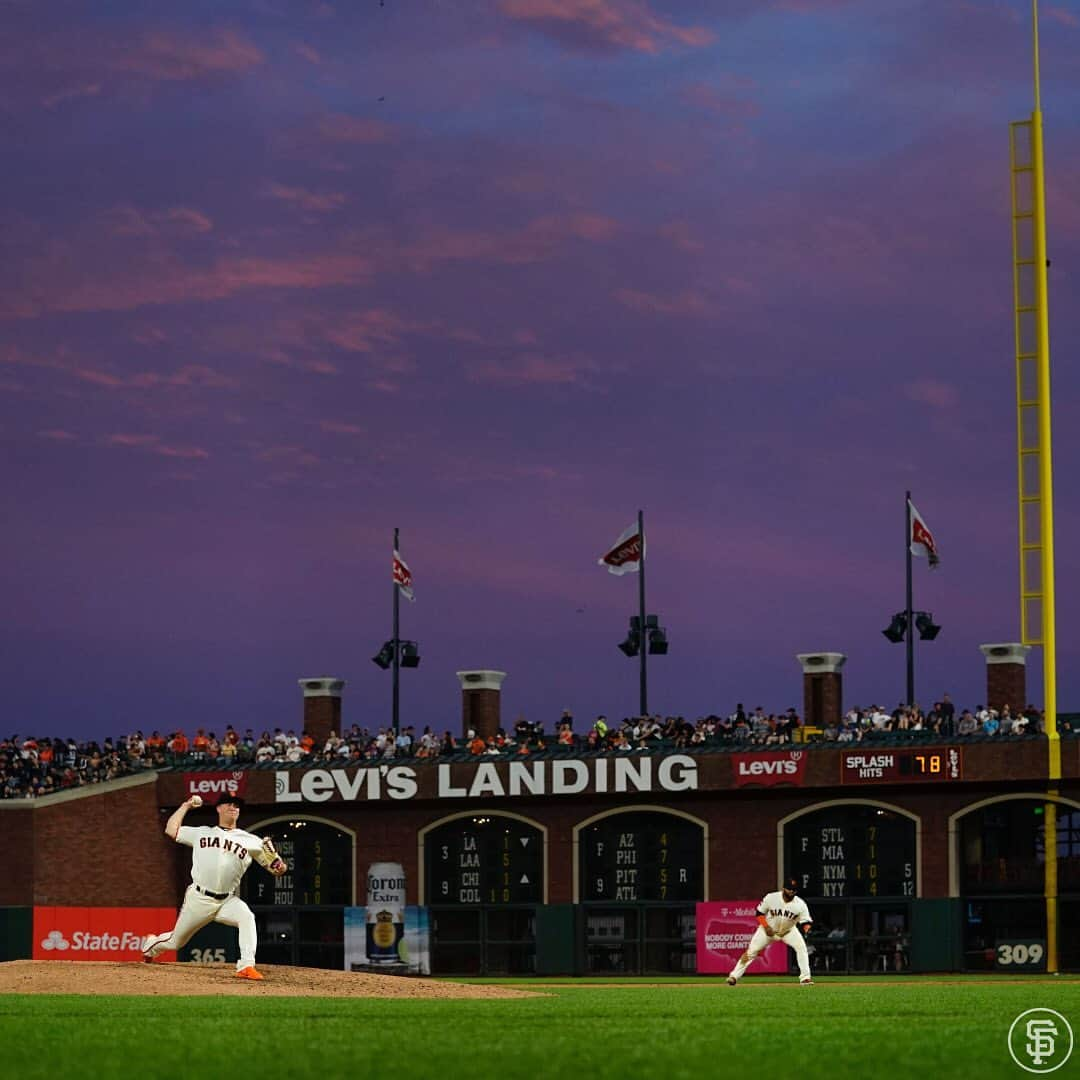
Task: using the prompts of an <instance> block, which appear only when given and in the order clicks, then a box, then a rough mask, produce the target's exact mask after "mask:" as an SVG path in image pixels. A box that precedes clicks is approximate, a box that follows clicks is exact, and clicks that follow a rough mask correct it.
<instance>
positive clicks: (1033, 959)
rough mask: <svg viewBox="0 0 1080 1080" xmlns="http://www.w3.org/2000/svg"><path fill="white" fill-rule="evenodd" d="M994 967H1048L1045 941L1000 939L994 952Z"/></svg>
mask: <svg viewBox="0 0 1080 1080" xmlns="http://www.w3.org/2000/svg"><path fill="white" fill-rule="evenodd" d="M994 967H996V968H998V969H999V970H1007V971H1015V970H1016V969H1017V968H1025V969H1026V970H1028V971H1042V970H1045V968H1046V943H1045V942H1044V941H1034V940H1032V941H999V942H998V943H997V949H996V950H995V953H994Z"/></svg>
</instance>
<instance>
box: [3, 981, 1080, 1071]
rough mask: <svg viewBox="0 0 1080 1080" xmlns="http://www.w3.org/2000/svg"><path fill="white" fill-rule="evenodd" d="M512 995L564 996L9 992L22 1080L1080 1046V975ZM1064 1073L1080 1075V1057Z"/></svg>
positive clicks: (9, 1042)
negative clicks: (1034, 1013)
mask: <svg viewBox="0 0 1080 1080" xmlns="http://www.w3.org/2000/svg"><path fill="white" fill-rule="evenodd" d="M474 981H477V982H479V981H489V980H474ZM490 981H492V982H494V981H496V980H490ZM499 981H500V982H501V983H509V982H511V980H499ZM513 985H516V986H521V987H522V988H528V989H536V990H540V991H543V992H544V993H546V994H549V995H550V996H548V997H543V998H535V999H526V1000H516V1001H497V1000H496V1001H415V1000H414V1001H410V1000H400V999H395V1000H385V1001H381V1000H370V999H324V998H295V999H286V998H262V999H258V1000H244V999H243V998H236V997H221V998H211V997H85V996H83V997H74V996H46V995H34V996H30V995H26V996H20V995H8V996H3V997H0V1055H2V1056H0V1072H2V1074H3V1075H4V1076H10V1077H18V1078H19V1080H33V1078H37V1077H49V1078H50V1080H56V1078H57V1077H64V1076H67V1075H69V1074H70V1075H78V1076H82V1077H126V1076H134V1077H140V1078H141V1077H148V1078H153V1077H163V1078H164V1077H182V1078H184V1080H217V1078H219V1077H221V1078H231V1077H244V1078H245V1080H246V1078H250V1077H255V1078H269V1077H321V1078H331V1077H357V1078H365V1080H366V1078H372V1077H379V1078H381V1077H388V1078H390V1077H395V1078H403V1080H404V1078H413V1077H416V1078H427V1077H431V1078H434V1080H457V1078H458V1077H461V1078H468V1080H483V1078H487V1077H491V1078H493V1080H494V1078H498V1080H511V1078H516V1077H521V1078H535V1077H559V1078H561V1080H572V1078H576V1077H583V1078H586V1080H595V1078H608V1077H612V1078H614V1077H620V1078H621V1077H627V1078H633V1080H645V1078H651V1077H657V1078H662V1080H676V1078H680V1077H687V1078H693V1080H701V1078H705V1077H728V1076H731V1077H735V1076H741V1077H747V1078H751V1077H752V1078H753V1080H758V1078H764V1077H776V1078H779V1077H792V1078H799V1080H803V1078H806V1080H814V1078H818V1077H827V1078H830V1080H839V1078H846V1077H866V1078H875V1080H878V1078H880V1080H884V1078H889V1077H897V1078H899V1077H903V1078H904V1080H913V1078H914V1080H937V1078H945V1077H956V1078H961V1077H962V1078H964V1080H971V1078H973V1077H974V1078H976V1080H989V1078H992V1077H1006V1076H1011V1077H1021V1076H1026V1075H1028V1074H1027V1073H1024V1072H1022V1071H1021V1070H1020V1069H1019V1068H1018V1067H1017V1065H1016V1064H1014V1062H1013V1061H1012V1059H1011V1058H1010V1057H1009V1053H1008V1050H1007V1047H1006V1035H1007V1032H1008V1029H1009V1025H1010V1024H1011V1023H1012V1021H1013V1019H1014V1018H1015V1017H1016V1016H1017V1015H1018V1014H1019V1013H1021V1012H1023V1011H1024V1010H1025V1009H1030V1008H1033V1007H1036V1006H1048V1007H1050V1008H1053V1009H1056V1010H1057V1011H1058V1012H1060V1013H1062V1014H1064V1015H1065V1016H1066V1017H1067V1018H1068V1019H1069V1021H1070V1022H1071V1023H1072V1025H1073V1028H1074V1030H1076V1031H1077V1034H1078V1035H1080V981H1078V980H1076V979H1070V978H1060V979H1053V980H1048V979H1046V978H1045V977H1043V979H1041V980H1035V979H1031V980H1022V979H1009V980H1005V979H988V980H978V979H972V978H967V979H965V978H962V977H943V978H941V979H940V980H938V979H920V978H917V977H916V978H904V979H894V980H887V981H886V980H881V981H878V980H875V979H865V978H864V979H844V978H836V979H822V980H821V981H820V982H818V983H817V984H816V985H815V986H813V987H810V988H805V989H803V988H800V987H799V986H797V985H795V983H794V980H792V979H783V980H778V981H774V980H769V979H765V978H758V979H756V980H752V979H749V978H748V979H747V980H745V981H744V983H743V984H742V985H740V986H738V987H736V988H729V987H727V986H725V985H724V984H723V982H721V981H719V980H710V981H708V982H701V981H697V980H687V981H675V980H666V981H664V983H663V984H662V985H656V984H651V985H646V984H644V983H637V984H635V983H633V982H625V983H624V982H619V981H614V980H607V981H605V982H604V984H603V985H597V984H595V983H593V984H589V983H585V982H581V983H576V984H573V985H566V984H565V982H564V981H554V980H553V981H552V982H550V983H545V982H542V981H541V982H525V981H520V982H519V981H516V980H515V981H513ZM1052 1075H1054V1076H1056V1077H1060V1078H1064V1077H1067V1076H1078V1075H1080V1048H1077V1051H1076V1052H1075V1053H1074V1055H1073V1057H1072V1059H1071V1060H1070V1061H1069V1062H1068V1064H1066V1065H1065V1067H1064V1068H1062V1069H1060V1070H1058V1071H1057V1072H1056V1073H1054V1074H1052Z"/></svg>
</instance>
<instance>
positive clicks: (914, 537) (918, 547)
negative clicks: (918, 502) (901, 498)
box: [908, 499, 941, 569]
mask: <svg viewBox="0 0 1080 1080" xmlns="http://www.w3.org/2000/svg"><path fill="white" fill-rule="evenodd" d="M908 507H909V508H910V509H911V554H912V555H918V556H919V557H920V558H924V557H925V558H927V559H929V560H930V567H931V569H932V568H933V567H935V566H937V564H938V563H939V562H941V556H940V555H938V550H937V544H936V543H934V534H933V533H932V532H931V531H930V530H929V529H928V528H927V527H926V522H925V521H923V519H922V517H921V516H920V514H919V511H918V510H916V509H915V504H914V503H913V502H912V501H911V500H910V499H908Z"/></svg>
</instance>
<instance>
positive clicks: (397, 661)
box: [391, 529, 401, 742]
mask: <svg viewBox="0 0 1080 1080" xmlns="http://www.w3.org/2000/svg"><path fill="white" fill-rule="evenodd" d="M397 552H398V530H397V529H395V530H394V558H397ZM391 588H392V589H393V590H394V637H393V640H392V642H391V644H392V645H393V646H394V689H393V699H392V700H393V704H392V706H391V714H392V717H393V721H394V741H395V742H396V741H397V737H398V729H399V727H400V716H399V713H400V708H401V685H400V679H401V642H400V641H399V640H398V636H399V631H398V626H399V615H400V612H399V607H400V604H401V596H400V593H401V590H400V589H399V588H398V583H397V582H396V581H394V580H393V575H392V574H391Z"/></svg>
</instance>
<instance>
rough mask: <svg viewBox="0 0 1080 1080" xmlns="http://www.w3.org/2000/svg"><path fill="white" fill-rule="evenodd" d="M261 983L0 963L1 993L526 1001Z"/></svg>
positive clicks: (447, 990)
mask: <svg viewBox="0 0 1080 1080" xmlns="http://www.w3.org/2000/svg"><path fill="white" fill-rule="evenodd" d="M259 970H260V971H261V972H262V974H263V975H264V976H265V978H264V979H263V981H262V982H251V981H250V980H248V979H238V978H237V977H236V974H235V969H234V968H233V967H232V966H230V965H228V964H143V963H137V964H111V963H106V962H104V961H102V962H91V963H87V962H81V963H80V962H78V961H70V960H68V961H64V960H11V961H8V962H7V963H0V994H132V995H136V996H143V995H180V996H183V995H197V994H206V995H210V994H214V995H218V994H237V995H240V996H245V995H246V996H249V997H250V996H255V997H335V998H342V997H354V998H526V997H544V996H546V995H543V994H536V993H530V992H529V991H527V990H511V989H510V988H509V987H506V986H470V985H467V984H465V983H453V982H436V981H435V980H434V979H413V978H404V977H401V976H394V975H366V974H361V973H359V972H352V971H324V970H321V969H319V968H299V967H278V966H274V965H270V964H267V965H265V966H264V965H263V964H260V965H259Z"/></svg>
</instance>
